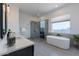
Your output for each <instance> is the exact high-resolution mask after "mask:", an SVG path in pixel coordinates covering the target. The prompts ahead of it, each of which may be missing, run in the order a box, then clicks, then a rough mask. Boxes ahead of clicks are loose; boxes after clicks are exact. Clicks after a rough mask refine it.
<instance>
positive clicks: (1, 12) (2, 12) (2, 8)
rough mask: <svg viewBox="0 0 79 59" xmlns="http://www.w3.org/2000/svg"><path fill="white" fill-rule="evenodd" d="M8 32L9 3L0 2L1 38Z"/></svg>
mask: <svg viewBox="0 0 79 59" xmlns="http://www.w3.org/2000/svg"><path fill="white" fill-rule="evenodd" d="M6 32H7V4H4V3H0V38H1V39H2V38H3V37H4V36H5V34H6Z"/></svg>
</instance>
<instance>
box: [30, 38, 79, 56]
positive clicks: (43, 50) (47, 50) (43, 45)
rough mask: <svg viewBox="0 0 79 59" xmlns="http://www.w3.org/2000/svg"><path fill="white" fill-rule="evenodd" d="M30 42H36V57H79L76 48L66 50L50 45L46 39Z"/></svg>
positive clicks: (78, 51) (36, 39)
mask: <svg viewBox="0 0 79 59" xmlns="http://www.w3.org/2000/svg"><path fill="white" fill-rule="evenodd" d="M30 40H32V41H34V42H35V47H34V55H35V56H79V50H78V49H76V48H74V47H71V48H70V49H68V50H64V49H60V48H57V47H55V46H52V45H50V44H48V43H47V42H46V40H44V39H40V38H35V39H30Z"/></svg>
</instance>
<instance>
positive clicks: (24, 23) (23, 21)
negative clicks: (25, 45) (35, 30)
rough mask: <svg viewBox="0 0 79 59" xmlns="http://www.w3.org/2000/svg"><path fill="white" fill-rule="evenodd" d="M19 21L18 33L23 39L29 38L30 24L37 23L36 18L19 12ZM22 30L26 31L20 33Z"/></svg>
mask: <svg viewBox="0 0 79 59" xmlns="http://www.w3.org/2000/svg"><path fill="white" fill-rule="evenodd" d="M19 19H20V32H21V34H22V35H23V36H24V37H25V38H30V22H31V21H36V22H37V21H38V18H36V17H33V16H30V15H27V13H24V12H22V11H21V10H20V11H19ZM22 28H25V29H26V31H25V32H22Z"/></svg>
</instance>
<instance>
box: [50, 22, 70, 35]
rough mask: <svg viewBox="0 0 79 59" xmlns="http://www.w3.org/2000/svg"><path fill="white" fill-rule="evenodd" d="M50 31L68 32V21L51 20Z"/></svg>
mask: <svg viewBox="0 0 79 59" xmlns="http://www.w3.org/2000/svg"><path fill="white" fill-rule="evenodd" d="M51 31H52V32H59V33H70V21H60V22H52V24H51Z"/></svg>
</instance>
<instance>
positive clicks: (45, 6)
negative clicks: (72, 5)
mask: <svg viewBox="0 0 79 59" xmlns="http://www.w3.org/2000/svg"><path fill="white" fill-rule="evenodd" d="M17 5H18V7H19V8H20V10H21V11H23V12H24V13H27V14H29V15H31V16H39V17H41V16H44V15H45V14H47V13H49V12H51V11H53V10H55V9H57V8H59V7H61V6H63V5H65V4H64V3H18V4H17Z"/></svg>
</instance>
